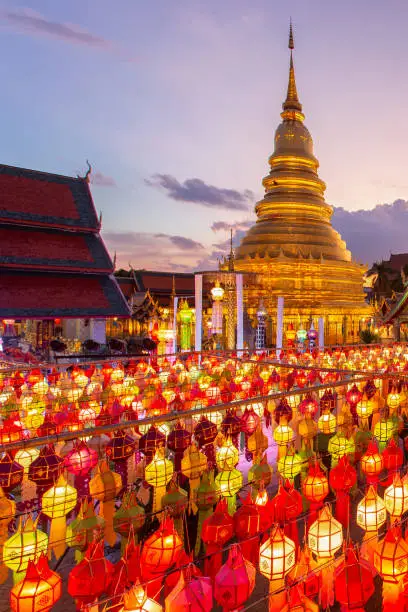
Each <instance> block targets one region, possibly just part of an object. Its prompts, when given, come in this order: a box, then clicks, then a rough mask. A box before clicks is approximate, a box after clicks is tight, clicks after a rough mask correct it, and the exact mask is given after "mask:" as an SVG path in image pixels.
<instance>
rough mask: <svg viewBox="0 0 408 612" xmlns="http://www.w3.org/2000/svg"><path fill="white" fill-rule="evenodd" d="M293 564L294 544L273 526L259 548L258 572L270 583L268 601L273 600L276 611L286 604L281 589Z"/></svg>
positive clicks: (294, 559) (284, 595) (294, 555)
mask: <svg viewBox="0 0 408 612" xmlns="http://www.w3.org/2000/svg"><path fill="white" fill-rule="evenodd" d="M295 562H296V547H295V544H294V542H293V541H292V540H290V539H289V538H288V537H287V536H285V534H284V533H283V531H282V529H281V528H280V527H278V526H277V525H275V526H274V527H273V528H272V531H271V534H270V536H269V538H268V539H267V540H266V542H264V543H263V544H262V546H261V548H260V551H259V571H260V572H261V574H262V575H263V576H265V577H266V578H268V580H269V581H270V583H269V593H270V601H272V600H273V604H274V606H276V609H279V608H281V607H283V606H284V605H285V604H286V594H285V592H284V589H283V587H284V579H285V576H286V574H287V573H288V572H289V571H290V570H291V569H292V567H293V566H294V565H295ZM282 591H283V593H282Z"/></svg>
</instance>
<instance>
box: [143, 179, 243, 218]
mask: <svg viewBox="0 0 408 612" xmlns="http://www.w3.org/2000/svg"><path fill="white" fill-rule="evenodd" d="M145 183H146V184H147V185H149V187H154V188H156V189H161V190H163V191H165V192H166V193H167V195H168V197H169V198H171V199H172V200H176V201H178V202H192V203H193V204H202V205H203V206H207V207H208V208H226V209H228V210H248V207H249V204H250V202H252V201H253V199H254V194H253V193H252V191H250V190H249V189H246V190H244V191H236V190H235V189H224V188H220V187H215V186H214V185H207V183H205V182H204V181H202V180H201V179H198V178H192V179H187V180H185V181H184V183H180V182H179V181H178V180H177V179H176V178H174V176H171V175H170V174H154V175H153V176H152V177H151V178H150V179H145Z"/></svg>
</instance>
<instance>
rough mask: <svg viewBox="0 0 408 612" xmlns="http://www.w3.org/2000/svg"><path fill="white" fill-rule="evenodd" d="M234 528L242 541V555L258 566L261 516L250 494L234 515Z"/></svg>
mask: <svg viewBox="0 0 408 612" xmlns="http://www.w3.org/2000/svg"><path fill="white" fill-rule="evenodd" d="M234 528H235V533H236V535H237V538H238V540H239V541H240V545H241V551H242V554H243V555H244V557H245V558H246V559H248V560H249V561H251V563H253V564H254V565H256V564H257V561H258V549H259V541H258V538H257V537H256V536H257V535H258V534H259V533H260V531H261V514H260V511H259V507H258V506H257V505H256V504H255V503H254V502H253V501H252V499H251V495H250V494H249V493H248V495H247V497H246V498H245V499H244V500H243V502H242V505H241V507H240V508H238V510H237V511H236V512H235V514H234Z"/></svg>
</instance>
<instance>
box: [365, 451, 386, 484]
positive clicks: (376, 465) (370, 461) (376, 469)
mask: <svg viewBox="0 0 408 612" xmlns="http://www.w3.org/2000/svg"><path fill="white" fill-rule="evenodd" d="M360 465H361V470H362V472H364V474H365V476H366V478H367V483H368V484H374V485H376V484H377V483H378V478H379V476H380V474H381V472H382V471H383V469H384V460H383V457H382V455H380V453H379V452H378V448H377V444H376V443H375V442H374V440H372V441H371V442H370V443H369V445H368V448H367V452H366V453H365V455H363V456H362V457H361V462H360Z"/></svg>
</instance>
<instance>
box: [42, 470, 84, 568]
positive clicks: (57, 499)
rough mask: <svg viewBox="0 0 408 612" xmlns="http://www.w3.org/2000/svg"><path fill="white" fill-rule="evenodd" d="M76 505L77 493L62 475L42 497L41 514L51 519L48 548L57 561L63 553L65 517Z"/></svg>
mask: <svg viewBox="0 0 408 612" xmlns="http://www.w3.org/2000/svg"><path fill="white" fill-rule="evenodd" d="M76 503H77V491H76V489H74V487H71V486H70V485H69V484H68V483H67V481H66V480H65V478H64V476H62V475H61V476H60V477H59V478H58V480H57V482H56V484H55V485H53V486H52V487H51V488H50V489H48V491H46V492H45V493H44V495H43V497H42V500H41V504H42V512H43V513H44V514H46V515H47V516H48V517H50V518H51V519H52V521H51V530H50V542H49V547H50V549H51V550H53V551H54V553H55V556H56V558H57V559H59V557H61V556H62V555H63V554H64V552H65V549H66V542H65V536H66V531H67V522H66V516H67V514H69V513H70V512H71V511H72V510H73V509H74V508H75V506H76Z"/></svg>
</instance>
